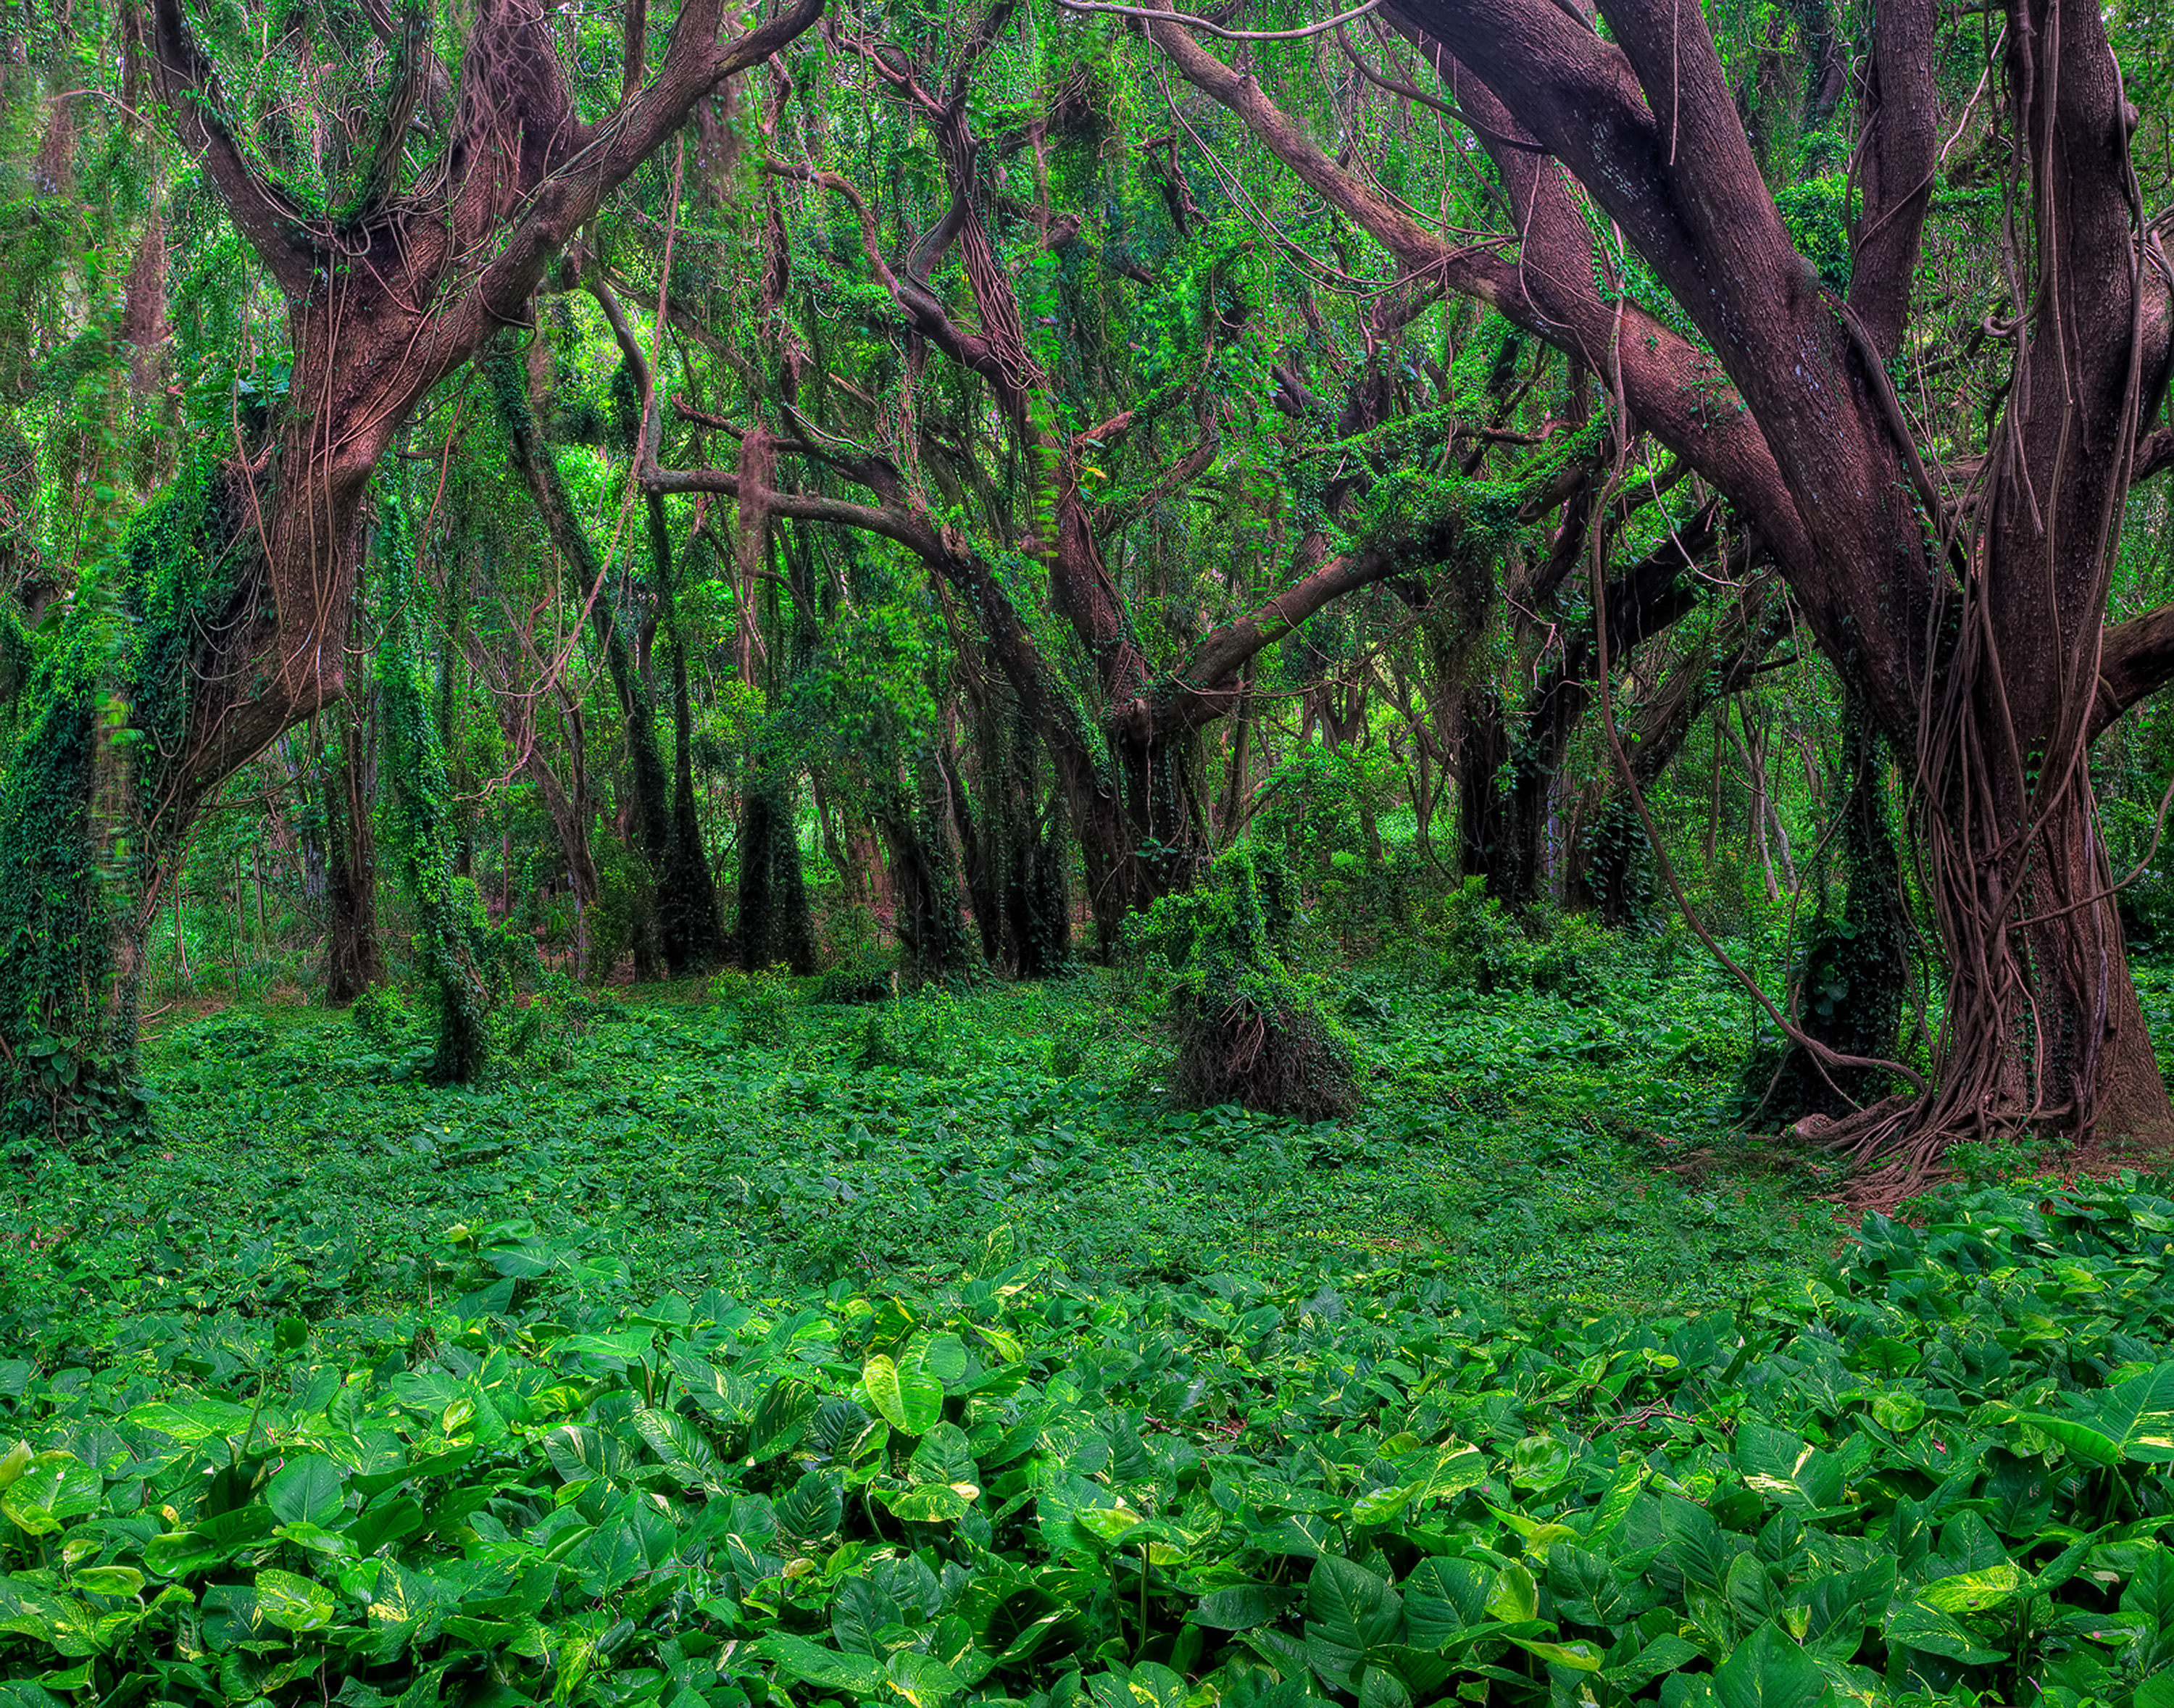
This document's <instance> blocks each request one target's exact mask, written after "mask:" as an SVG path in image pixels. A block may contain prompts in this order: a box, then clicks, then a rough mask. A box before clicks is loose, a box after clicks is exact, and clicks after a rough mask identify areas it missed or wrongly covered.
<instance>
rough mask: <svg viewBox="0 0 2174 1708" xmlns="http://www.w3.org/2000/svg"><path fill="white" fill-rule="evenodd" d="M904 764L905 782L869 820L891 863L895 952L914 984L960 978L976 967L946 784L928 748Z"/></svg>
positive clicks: (977, 969) (880, 805)
mask: <svg viewBox="0 0 2174 1708" xmlns="http://www.w3.org/2000/svg"><path fill="white" fill-rule="evenodd" d="M909 763H910V768H911V781H910V782H909V783H907V784H906V785H902V786H900V788H899V790H898V792H896V793H895V795H894V796H893V797H891V798H890V799H889V800H887V801H884V802H883V803H880V804H879V805H878V806H877V807H876V808H875V811H874V813H873V816H874V819H875V821H876V828H877V829H878V830H879V831H880V832H881V833H882V835H883V839H884V849H885V851H886V852H887V853H888V854H889V855H890V874H891V885H892V889H893V893H894V895H895V899H896V904H897V913H896V929H897V932H898V940H899V946H900V948H901V949H903V950H904V951H905V953H906V968H907V970H908V971H909V972H911V974H912V976H914V978H915V979H916V980H917V981H920V982H923V983H927V982H936V981H944V980H949V979H955V978H963V977H965V976H970V975H971V974H973V973H975V972H977V971H979V970H980V966H981V963H980V960H979V959H978V958H977V957H976V954H974V950H973V946H972V943H971V940H970V939H969V938H968V936H967V934H966V922H965V918H964V916H962V915H961V914H960V909H959V861H958V857H957V855H956V853H955V851H954V850H953V847H952V843H951V837H950V834H949V832H950V824H949V820H950V818H951V812H950V802H949V799H948V796H949V785H948V783H947V782H946V781H945V778H944V771H943V768H942V766H941V765H939V764H938V761H937V756H936V754H935V752H934V751H933V749H924V750H922V752H921V753H919V754H916V755H914V757H913V759H911V761H910V762H909Z"/></svg>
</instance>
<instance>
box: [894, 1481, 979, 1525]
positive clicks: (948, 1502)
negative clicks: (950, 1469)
mask: <svg viewBox="0 0 2174 1708" xmlns="http://www.w3.org/2000/svg"><path fill="white" fill-rule="evenodd" d="M969 1490H971V1491H972V1492H971V1493H969V1492H968V1491H969ZM980 1493H981V1490H980V1489H975V1488H974V1485H973V1484H971V1483H959V1484H951V1483H922V1484H917V1486H915V1487H913V1488H911V1489H878V1490H877V1491H876V1499H877V1500H880V1501H882V1502H883V1504H884V1506H885V1507H886V1508H888V1509H889V1510H890V1513H891V1515H892V1516H894V1517H897V1518H904V1519H907V1520H909V1521H911V1522H913V1523H916V1524H948V1523H949V1522H952V1521H953V1520H955V1519H960V1518H963V1517H965V1516H966V1512H967V1509H968V1508H969V1507H971V1505H973V1504H974V1499H975V1496H976V1495H978V1494H980Z"/></svg>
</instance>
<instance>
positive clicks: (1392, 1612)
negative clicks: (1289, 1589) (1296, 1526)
mask: <svg viewBox="0 0 2174 1708" xmlns="http://www.w3.org/2000/svg"><path fill="white" fill-rule="evenodd" d="M1527 1581H1528V1582H1529V1581H1530V1579H1529V1577H1528V1580H1527ZM1402 1616H1403V1597H1400V1596H1399V1595H1398V1594H1397V1592H1395V1591H1394V1590H1393V1589H1391V1588H1390V1587H1389V1581H1388V1580H1387V1578H1385V1577H1382V1576H1379V1575H1377V1574H1376V1573H1374V1572H1371V1571H1369V1570H1366V1567H1364V1566H1363V1565H1355V1564H1353V1563H1352V1562H1351V1561H1350V1560H1348V1559H1344V1558H1342V1557H1341V1556H1339V1555H1337V1554H1322V1556H1321V1558H1320V1559H1317V1560H1316V1561H1314V1563H1313V1575H1312V1576H1311V1578H1309V1579H1308V1580H1307V1582H1306V1627H1307V1630H1308V1633H1309V1635H1311V1634H1312V1633H1313V1632H1315V1631H1318V1632H1319V1633H1320V1635H1322V1636H1323V1637H1325V1638H1327V1639H1328V1640H1329V1641H1330V1642H1333V1643H1334V1644H1336V1645H1337V1646H1338V1647H1339V1648H1346V1649H1349V1650H1351V1651H1354V1652H1355V1653H1363V1652H1364V1651H1366V1649H1367V1648H1369V1647H1370V1646H1372V1645H1373V1644H1376V1643H1386V1642H1387V1641H1388V1640H1389V1639H1390V1637H1391V1635H1393V1633H1394V1632H1395V1630H1396V1629H1397V1622H1398V1619H1400V1618H1401V1617H1402Z"/></svg>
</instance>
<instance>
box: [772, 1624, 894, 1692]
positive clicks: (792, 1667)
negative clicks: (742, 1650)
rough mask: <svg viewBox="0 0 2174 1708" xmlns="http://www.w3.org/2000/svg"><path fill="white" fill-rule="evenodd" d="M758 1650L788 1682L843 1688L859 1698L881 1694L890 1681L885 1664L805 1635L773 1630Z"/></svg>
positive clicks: (828, 1688) (824, 1687)
mask: <svg viewBox="0 0 2174 1708" xmlns="http://www.w3.org/2000/svg"><path fill="white" fill-rule="evenodd" d="M755 1652H756V1653H758V1654H759V1655H760V1656H762V1657H764V1658H765V1660H768V1661H770V1662H772V1663H773V1664H774V1665H775V1666H776V1667H777V1671H778V1676H779V1677H780V1678H783V1679H784V1680H786V1681H787V1683H789V1684H814V1685H816V1686H818V1687H819V1688H820V1689H825V1690H842V1691H844V1692H845V1693H846V1694H848V1695H852V1696H860V1697H870V1696H874V1697H880V1696H881V1695H882V1694H883V1693H884V1686H885V1685H886V1684H889V1683H890V1674H889V1673H886V1672H885V1671H884V1667H883V1664H882V1663H881V1662H879V1661H877V1660H876V1659H875V1658H874V1657H872V1656H868V1655H841V1654H840V1653H839V1652H838V1651H837V1650H836V1649H826V1648H825V1647H824V1646H822V1645H821V1644H820V1643H811V1642H809V1641H808V1639H807V1638H805V1637H796V1636H793V1635H790V1634H789V1633H787V1632H784V1631H773V1632H771V1635H768V1636H766V1637H765V1638H763V1639H762V1640H761V1641H760V1642H759V1643H757V1644H756V1645H755Z"/></svg>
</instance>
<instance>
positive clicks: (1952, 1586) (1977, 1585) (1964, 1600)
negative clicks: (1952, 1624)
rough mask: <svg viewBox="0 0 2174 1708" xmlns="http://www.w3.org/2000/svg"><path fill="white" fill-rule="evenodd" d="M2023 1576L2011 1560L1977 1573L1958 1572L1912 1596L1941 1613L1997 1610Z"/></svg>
mask: <svg viewBox="0 0 2174 1708" xmlns="http://www.w3.org/2000/svg"><path fill="white" fill-rule="evenodd" d="M2022 1582H2023V1574H2022V1572H2021V1571H2020V1570H2018V1569H2017V1566H2016V1564H2015V1562H2014V1560H2012V1559H2004V1560H2002V1561H2001V1562H2000V1564H1999V1565H1989V1566H1986V1567H1984V1568H1983V1569H1982V1570H1977V1571H1959V1572H1957V1573H1956V1574H1955V1576H1953V1577H1943V1578H1938V1579H1935V1580H1934V1581H1933V1582H1931V1583H1928V1584H1926V1585H1925V1586H1923V1587H1922V1588H1920V1589H1918V1590H1917V1592H1915V1593H1916V1596H1917V1599H1918V1600H1919V1601H1921V1602H1923V1603H1924V1604H1925V1605H1926V1606H1927V1607H1928V1608H1933V1609H1934V1610H1936V1611H1938V1612H1939V1613H1983V1612H1984V1611H1985V1610H1986V1609H1987V1608H1993V1607H1998V1606H1999V1605H2000V1604H2001V1603H2003V1602H2004V1601H2006V1600H2008V1599H2009V1597H2011V1596H2013V1595H2014V1593H2015V1592H2016V1589H2017V1587H2018V1586H2020V1584H2021V1583H2022Z"/></svg>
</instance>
